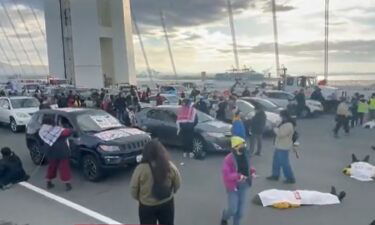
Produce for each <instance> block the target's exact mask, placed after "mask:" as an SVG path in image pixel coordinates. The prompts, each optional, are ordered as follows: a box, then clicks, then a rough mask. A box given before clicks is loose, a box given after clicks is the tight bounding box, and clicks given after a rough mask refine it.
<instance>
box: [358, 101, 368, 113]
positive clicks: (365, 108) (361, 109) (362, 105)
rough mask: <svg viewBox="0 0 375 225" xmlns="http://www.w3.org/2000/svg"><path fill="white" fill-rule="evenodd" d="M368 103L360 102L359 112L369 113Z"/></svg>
mask: <svg viewBox="0 0 375 225" xmlns="http://www.w3.org/2000/svg"><path fill="white" fill-rule="evenodd" d="M368 108H369V107H368V104H367V102H358V112H359V113H368Z"/></svg>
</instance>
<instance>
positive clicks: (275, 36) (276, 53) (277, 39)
mask: <svg viewBox="0 0 375 225" xmlns="http://www.w3.org/2000/svg"><path fill="white" fill-rule="evenodd" d="M271 1H272V2H271V5H272V18H273V35H274V45H275V63H276V75H277V77H278V78H279V77H280V72H281V71H280V58H279V33H278V29H277V15H276V0H271Z"/></svg>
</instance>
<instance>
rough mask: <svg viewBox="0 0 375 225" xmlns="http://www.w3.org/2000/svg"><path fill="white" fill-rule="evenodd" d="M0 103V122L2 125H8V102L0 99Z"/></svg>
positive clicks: (9, 112) (9, 113)
mask: <svg viewBox="0 0 375 225" xmlns="http://www.w3.org/2000/svg"><path fill="white" fill-rule="evenodd" d="M0 101H1V102H0V121H1V122H3V123H9V122H10V120H9V118H10V115H11V109H10V108H11V107H10V102H9V100H8V99H6V98H3V99H1V100H0Z"/></svg>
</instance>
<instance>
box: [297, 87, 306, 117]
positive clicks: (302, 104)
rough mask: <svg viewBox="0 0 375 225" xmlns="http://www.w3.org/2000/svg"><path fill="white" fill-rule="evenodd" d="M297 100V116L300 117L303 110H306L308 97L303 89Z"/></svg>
mask: <svg viewBox="0 0 375 225" xmlns="http://www.w3.org/2000/svg"><path fill="white" fill-rule="evenodd" d="M295 98H296V101H297V116H298V117H300V116H301V114H302V112H303V110H305V109H306V97H305V91H304V89H302V88H301V90H300V91H299V92H298V93H297V95H296V97H295Z"/></svg>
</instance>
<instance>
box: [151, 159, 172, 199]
mask: <svg viewBox="0 0 375 225" xmlns="http://www.w3.org/2000/svg"><path fill="white" fill-rule="evenodd" d="M149 166H150V169H151V173H152V177H153V179H154V183H153V184H152V189H151V192H152V196H153V197H154V198H156V199H157V200H159V201H160V200H164V199H166V198H169V197H170V196H171V195H172V187H168V185H166V184H162V183H157V182H155V173H154V170H153V168H152V166H151V163H149Z"/></svg>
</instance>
